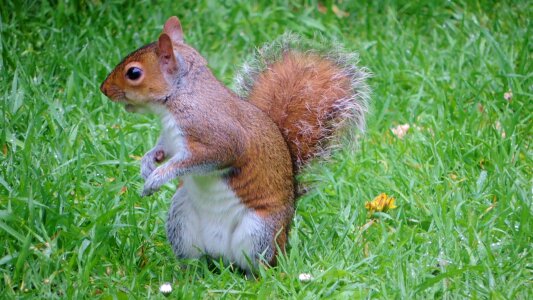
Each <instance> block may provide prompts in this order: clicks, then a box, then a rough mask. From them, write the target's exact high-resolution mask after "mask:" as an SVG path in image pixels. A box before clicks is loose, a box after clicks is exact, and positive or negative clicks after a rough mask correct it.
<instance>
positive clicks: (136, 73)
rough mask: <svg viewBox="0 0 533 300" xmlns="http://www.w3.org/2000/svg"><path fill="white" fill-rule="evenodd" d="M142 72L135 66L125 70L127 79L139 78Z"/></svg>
mask: <svg viewBox="0 0 533 300" xmlns="http://www.w3.org/2000/svg"><path fill="white" fill-rule="evenodd" d="M142 74H143V71H142V70H141V69H139V68H137V67H131V68H129V69H128V72H126V77H128V79H129V80H133V81H135V80H137V79H139V78H141V76H142Z"/></svg>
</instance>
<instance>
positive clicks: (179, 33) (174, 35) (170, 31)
mask: <svg viewBox="0 0 533 300" xmlns="http://www.w3.org/2000/svg"><path fill="white" fill-rule="evenodd" d="M163 33H166V34H167V35H168V36H169V37H170V39H171V40H172V42H174V43H183V30H182V29H181V23H180V20H179V19H178V17H176V16H173V17H170V18H168V20H167V21H166V22H165V26H164V27H163Z"/></svg>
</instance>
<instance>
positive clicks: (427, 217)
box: [0, 0, 533, 299]
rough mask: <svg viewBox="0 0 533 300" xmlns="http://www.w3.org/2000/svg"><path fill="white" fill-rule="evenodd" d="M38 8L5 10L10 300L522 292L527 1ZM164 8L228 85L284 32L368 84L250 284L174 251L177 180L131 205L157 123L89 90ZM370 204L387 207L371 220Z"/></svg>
mask: <svg viewBox="0 0 533 300" xmlns="http://www.w3.org/2000/svg"><path fill="white" fill-rule="evenodd" d="M47 2H48V1H22V0H20V1H9V0H7V1H6V0H2V1H0V7H2V9H1V10H0V18H1V19H0V33H1V39H0V52H1V60H0V70H1V72H0V97H1V102H0V109H1V117H0V119H1V126H0V273H1V275H0V276H1V277H0V295H3V297H6V298H19V297H20V298H46V299H51V298H94V297H97V298H98V297H101V298H104V299H111V298H119V299H126V298H132V299H136V298H140V299H145V298H147V297H150V298H152V297H153V298H164V297H163V296H162V295H161V294H160V293H159V286H160V285H161V284H162V283H164V282H170V283H171V284H172V287H173V289H174V291H173V293H172V297H176V298H177V297H182V298H184V299H191V298H256V297H257V298H278V299H282V298H298V299H300V298H320V297H328V296H329V297H333V298H350V299H354V298H355V299H357V298H394V299H414V298H419V299H427V298H473V299H478V298H481V299H484V298H494V299H526V298H531V297H533V250H532V249H533V247H532V246H533V240H532V237H533V216H532V214H533V204H532V199H533V195H532V194H533V190H532V188H533V179H532V174H533V170H532V166H533V163H532V157H533V151H532V149H531V141H532V140H531V138H532V136H533V122H532V117H531V116H532V115H533V114H532V111H533V101H532V99H533V97H532V96H533V57H532V52H533V44H532V42H531V40H532V39H531V37H532V36H533V26H532V25H531V21H530V19H531V16H533V4H532V3H531V2H530V1H509V2H503V1H502V2H496V1H480V2H477V1H460V2H452V1H447V2H445V3H444V2H443V3H440V1H434V2H430V1H427V3H425V4H423V3H418V2H417V1H392V0H391V1H336V2H332V1H320V2H319V3H317V2H315V1H226V4H224V5H222V4H219V1H208V0H204V1H164V2H161V3H155V2H157V1H135V4H133V3H134V2H133V1H121V0H114V1H99V0H93V1H81V2H82V3H83V4H80V3H77V1H51V2H53V4H48V3H47ZM291 2H295V3H291ZM366 2H368V3H366ZM528 2H529V3H528ZM171 15H177V16H178V17H179V18H180V19H181V21H182V24H183V26H184V31H185V38H186V40H187V41H188V43H189V44H191V45H193V46H194V47H196V48H197V49H198V50H199V51H200V53H202V54H203V55H204V56H205V57H206V58H207V60H208V61H209V63H210V66H211V68H212V69H213V71H214V72H215V74H216V75H217V76H218V78H219V79H220V80H221V81H223V82H225V83H227V84H228V85H231V84H232V80H233V79H232V78H233V74H234V73H235V72H237V71H238V68H239V66H240V65H242V63H243V62H244V60H245V58H246V57H249V56H250V55H251V54H252V52H253V50H254V48H255V47H257V46H260V45H262V44H264V43H266V42H268V41H270V40H273V39H274V38H276V37H277V36H279V35H281V34H282V33H284V32H285V31H288V30H290V31H292V32H296V33H299V34H301V35H302V36H305V37H309V38H312V37H313V36H314V34H315V33H320V34H322V35H323V36H324V37H325V38H327V39H330V40H337V41H338V42H339V43H342V44H343V45H344V46H345V47H346V49H349V50H350V51H354V52H358V53H359V54H360V64H361V65H363V66H366V67H368V68H369V70H370V71H371V72H372V73H373V77H372V78H371V79H370V80H369V84H370V86H371V87H372V90H373V93H372V103H371V110H370V113H369V115H368V126H367V131H366V133H365V134H364V135H361V136H360V137H359V146H358V148H357V149H356V150H347V149H349V147H344V149H341V150H339V151H337V152H335V153H334V155H333V156H332V157H331V159H330V160H329V161H327V162H317V163H315V164H314V165H313V167H312V168H310V169H309V170H308V171H307V172H306V173H305V174H304V175H303V176H302V180H305V181H307V182H310V183H312V184H313V186H314V187H313V189H312V190H311V191H310V192H309V193H308V194H307V195H306V196H304V197H303V198H301V199H300V201H299V202H298V207H297V212H296V216H295V218H294V222H293V229H292V231H291V235H290V247H289V248H288V249H287V253H286V255H285V256H283V257H280V263H279V266H278V267H276V268H271V269H265V270H261V272H260V274H258V278H257V279H255V280H254V279H251V280H249V279H246V278H245V277H244V276H243V275H242V274H241V273H239V272H234V271H232V269H231V268H230V267H229V266H227V265H224V264H222V263H221V262H218V261H215V262H211V263H210V262H208V261H206V260H191V261H178V260H177V259H176V258H175V257H174V255H173V253H172V250H171V248H170V246H169V244H168V243H167V241H166V235H165V230H164V224H165V219H166V212H167V209H168V207H169V204H170V198H171V196H172V194H173V190H174V189H175V187H173V186H171V185H168V186H166V187H165V188H164V189H163V190H162V191H161V192H159V193H156V194H155V195H153V196H151V197H147V198H141V197H140V190H141V188H142V184H143V181H142V179H141V177H140V174H139V160H138V159H139V157H140V156H142V155H143V154H144V153H145V152H146V151H147V150H149V149H150V148H151V146H152V145H154V144H155V141H156V139H157V136H158V132H159V122H158V120H156V119H155V118H154V117H151V116H141V115H134V114H129V113H126V112H125V111H124V109H123V107H121V106H120V105H117V104H115V103H112V102H111V101H109V100H108V99H106V98H105V97H104V96H103V95H102V94H101V93H100V91H99V90H98V87H99V85H100V83H101V82H102V81H103V80H104V78H105V76H106V74H107V73H108V72H109V71H110V70H111V69H112V68H113V67H114V66H115V64H117V63H118V62H119V61H120V60H121V59H122V58H123V57H124V56H125V55H126V54H128V53H129V52H131V51H133V50H134V49H136V48H138V47H140V46H142V45H144V44H146V43H149V42H152V41H154V40H155V39H156V38H157V36H158V35H159V33H160V32H161V28H162V25H163V23H164V21H165V20H166V19H167V18H168V17H169V16H171ZM404 124H409V125H410V129H409V130H407V132H405V134H404V135H403V136H402V135H401V134H400V135H395V134H394V133H393V131H392V130H391V129H394V128H396V127H397V126H399V125H404ZM381 193H386V194H387V195H389V196H393V197H394V198H395V199H396V202H395V203H396V205H397V208H395V209H391V210H389V211H387V212H381V213H373V214H370V213H369V212H368V211H367V209H366V208H365V202H367V201H370V200H372V199H373V198H374V197H376V196H377V195H379V194H381ZM302 273H307V274H310V275H312V279H311V280H310V281H300V280H299V275H300V274H302Z"/></svg>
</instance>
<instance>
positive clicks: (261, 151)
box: [100, 17, 368, 271]
mask: <svg viewBox="0 0 533 300" xmlns="http://www.w3.org/2000/svg"><path fill="white" fill-rule="evenodd" d="M288 45H289V44H286V45H283V46H282V47H279V49H274V48H275V47H271V48H264V49H263V50H262V51H259V53H258V56H257V59H258V60H257V61H258V62H259V63H257V64H256V66H255V67H250V66H247V67H246V68H245V72H244V73H243V74H241V76H240V82H241V86H240V87H239V88H240V89H241V95H242V96H238V95H236V94H235V93H234V92H232V91H231V90H229V89H228V88H226V87H225V86H224V85H223V84H222V83H220V82H219V81H218V80H217V79H216V78H215V76H214V75H213V73H212V72H211V70H210V69H209V68H208V67H207V61H206V60H205V59H204V58H203V57H202V56H201V55H200V54H199V53H198V52H197V51H196V50H195V49H194V48H192V47H191V46H189V45H187V44H185V42H184V35H183V31H182V26H181V24H180V21H179V20H178V18H177V17H171V18H169V19H168V20H167V22H166V23H165V25H164V28H163V32H162V33H161V35H160V36H159V39H158V41H157V42H154V43H151V44H148V45H146V46H144V47H141V48H140V49H138V50H136V51H134V52H133V53H131V54H129V55H128V56H127V57H126V58H124V60H123V61H122V62H120V63H119V64H118V65H117V66H116V67H115V69H114V70H113V71H112V72H111V73H110V74H109V75H108V76H107V78H106V79H105V81H104V82H103V83H102V85H101V87H100V89H101V91H102V92H103V93H104V94H105V95H106V96H107V97H109V98H110V99H111V100H113V101H116V102H121V103H124V104H125V105H126V110H128V111H131V112H149V113H155V114H157V115H159V117H160V118H161V122H162V132H161V136H160V138H159V140H158V142H157V144H156V145H155V147H154V148H153V149H152V150H150V151H148V153H146V154H145V155H144V157H143V158H142V160H141V175H142V177H143V178H144V180H145V184H144V190H143V195H144V196H147V195H150V194H152V193H154V192H155V191H157V190H159V188H160V187H161V186H162V185H163V184H165V183H166V182H168V181H169V180H171V179H174V178H176V177H178V178H179V186H178V189H177V191H176V193H175V195H174V196H173V198H172V204H171V207H170V212H169V214H168V221H167V226H166V230H167V236H168V239H169V241H170V244H171V245H172V248H173V251H174V252H175V254H176V255H177V256H178V257H180V258H196V257H199V256H201V255H203V254H208V255H210V256H212V257H215V258H218V257H222V258H223V259H224V260H226V261H228V262H230V263H235V264H236V265H238V266H239V267H241V268H242V269H244V270H246V271H250V270H253V269H255V268H256V267H258V265H259V264H260V263H264V264H268V265H271V266H272V265H275V264H276V256H277V254H278V253H277V252H278V249H280V250H281V251H283V250H284V249H285V245H286V243H287V236H288V232H289V228H290V224H291V220H292V218H293V216H294V210H295V199H296V197H297V196H298V195H297V187H296V181H295V176H296V174H297V173H298V172H299V171H301V170H302V168H303V167H304V166H305V165H306V164H307V163H308V162H309V160H310V159H312V158H314V157H316V156H318V155H320V154H321V153H322V151H323V149H324V148H325V146H326V145H327V144H328V142H330V140H331V139H332V138H333V137H335V136H336V135H338V132H339V130H340V129H339V128H340V127H346V126H344V125H346V124H351V125H353V124H354V125H353V126H351V125H350V127H351V128H354V127H358V128H359V129H363V127H364V123H365V119H364V115H365V113H366V103H367V98H368V96H367V92H368V88H367V85H366V83H365V79H366V77H367V73H366V72H365V70H364V69H362V68H358V67H356V66H355V65H353V64H351V61H350V60H344V58H345V57H347V56H346V55H348V56H349V55H350V54H343V53H341V52H335V53H333V52H332V53H329V54H324V53H319V52H314V51H312V50H308V51H300V50H297V49H292V48H291V47H289V46H288ZM267 52H270V53H269V54H267Z"/></svg>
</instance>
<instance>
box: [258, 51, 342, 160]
mask: <svg viewBox="0 0 533 300" xmlns="http://www.w3.org/2000/svg"><path fill="white" fill-rule="evenodd" d="M350 92H351V81H350V78H349V77H348V76H346V75H343V71H342V70H341V69H340V68H339V67H338V66H336V65H335V64H334V63H333V62H332V61H329V60H326V59H322V58H320V57H319V56H318V55H316V54H302V53H296V52H287V53H285V55H283V58H282V60H280V61H278V62H276V63H274V64H273V65H271V66H269V67H268V70H267V71H265V72H264V73H262V74H260V75H259V76H258V77H257V79H256V81H255V84H254V87H253V88H252V91H251V93H250V96H249V101H250V102H251V103H252V104H254V105H255V106H257V107H259V108H260V109H261V110H262V111H264V112H265V113H266V114H267V115H268V116H269V117H270V118H271V119H272V120H273V121H274V123H276V125H277V126H278V127H279V129H280V130H281V133H282V134H283V137H284V138H285V140H286V141H287V143H288V145H289V149H290V152H291V158H292V162H293V164H294V166H295V167H298V166H301V165H303V164H305V162H307V161H308V160H309V159H310V158H312V157H314V156H315V155H316V154H317V152H319V151H320V149H321V147H320V146H321V143H323V142H324V141H325V140H326V139H327V137H328V134H331V133H332V132H331V129H332V126H331V125H332V122H335V121H336V119H337V118H338V117H339V116H340V113H342V111H343V110H342V101H343V99H345V98H347V97H349V96H350Z"/></svg>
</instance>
